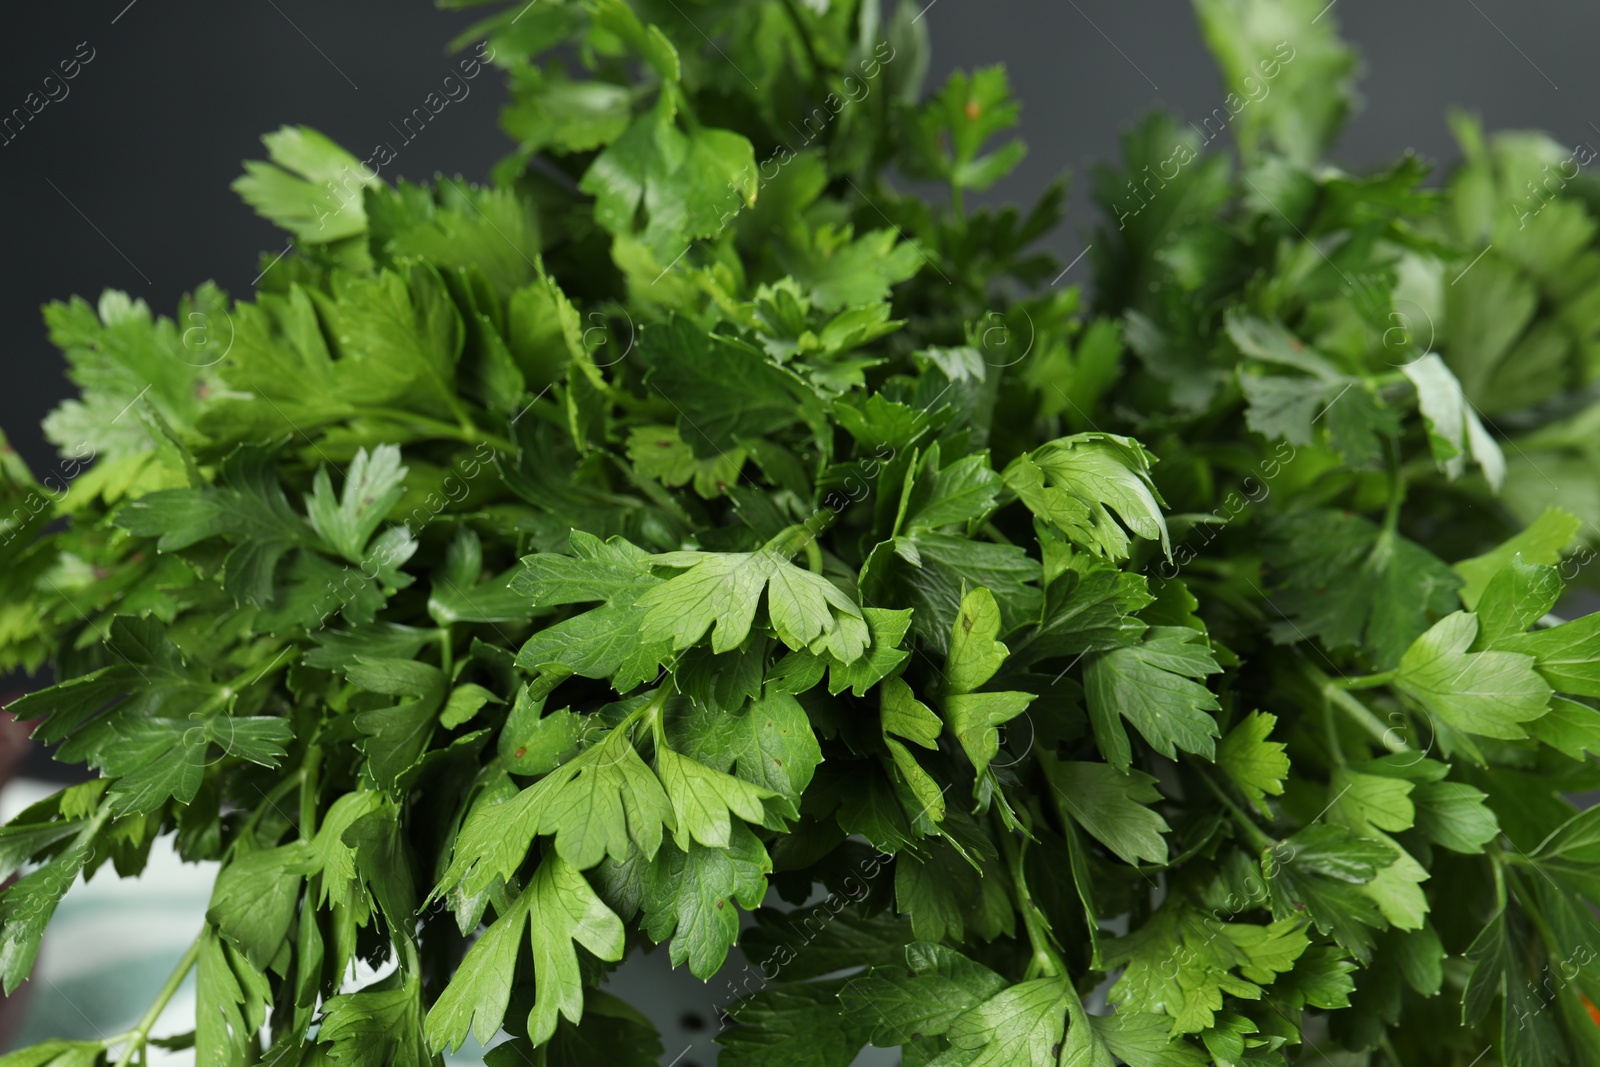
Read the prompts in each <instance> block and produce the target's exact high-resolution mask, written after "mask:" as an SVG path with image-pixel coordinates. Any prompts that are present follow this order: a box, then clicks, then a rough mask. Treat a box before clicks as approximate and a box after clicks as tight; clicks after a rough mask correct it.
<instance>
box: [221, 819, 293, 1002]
mask: <svg viewBox="0 0 1600 1067" xmlns="http://www.w3.org/2000/svg"><path fill="white" fill-rule="evenodd" d="M316 866H317V862H316V854H315V852H313V850H312V848H311V846H310V845H309V844H306V843H305V842H297V843H295V844H292V845H283V846H281V847H279V848H272V849H266V850H264V851H261V852H251V853H247V854H245V855H243V856H241V857H239V858H237V859H234V860H233V861H232V862H230V863H228V864H226V865H225V866H224V867H223V868H222V872H221V873H220V874H219V875H218V876H217V882H216V886H215V888H214V889H213V890H212V893H211V904H210V905H209V906H208V907H207V909H206V921H207V922H209V923H211V924H212V925H213V926H215V927H216V929H217V932H218V933H219V934H221V935H222V936H223V937H225V938H227V940H228V942H229V944H231V945H233V947H235V948H237V949H238V950H239V952H240V953H242V954H243V955H244V958H245V959H247V960H249V961H250V964H251V966H253V967H255V968H256V969H257V970H260V971H265V970H266V968H267V965H268V964H270V963H271V962H272V960H273V957H275V956H276V955H277V954H278V950H279V948H281V947H282V946H283V944H284V943H285V941H286V940H287V939H288V937H289V928H290V925H291V924H292V923H293V922H294V918H295V908H296V905H298V904H299V901H300V887H301V883H302V882H303V881H304V880H305V875H307V874H309V873H310V872H311V871H313V870H315V869H316Z"/></svg>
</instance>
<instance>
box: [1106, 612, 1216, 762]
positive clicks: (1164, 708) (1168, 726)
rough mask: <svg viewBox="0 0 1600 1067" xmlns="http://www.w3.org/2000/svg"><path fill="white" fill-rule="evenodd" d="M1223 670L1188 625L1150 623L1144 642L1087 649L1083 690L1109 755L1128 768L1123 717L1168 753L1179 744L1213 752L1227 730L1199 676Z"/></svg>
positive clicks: (1200, 752)
mask: <svg viewBox="0 0 1600 1067" xmlns="http://www.w3.org/2000/svg"><path fill="white" fill-rule="evenodd" d="M1221 669H1222V668H1221V667H1219V666H1217V661H1216V660H1215V659H1214V658H1213V657H1212V655H1211V650H1210V647H1209V645H1208V643H1207V641H1206V636H1205V634H1203V633H1199V632H1198V631H1195V630H1191V629H1188V628H1187V627H1183V626H1153V627H1151V628H1150V629H1149V631H1147V632H1146V634H1145V639H1144V641H1143V642H1142V643H1140V644H1137V645H1131V646H1129V647H1127V648H1118V649H1112V650H1111V651H1108V652H1097V653H1094V654H1092V655H1090V656H1089V657H1088V658H1087V660H1086V661H1085V666H1084V693H1085V697H1086V699H1087V702H1088V707H1089V718H1090V720H1091V722H1092V723H1093V724H1094V736H1095V742H1096V743H1097V744H1098V745H1099V747H1100V752H1101V754H1102V755H1103V756H1105V758H1106V761H1107V762H1108V763H1110V764H1111V765H1112V766H1113V767H1116V768H1117V769H1118V770H1124V771H1125V770H1127V769H1128V767H1129V766H1130V764H1131V762H1132V758H1133V757H1132V749H1131V748H1130V747H1129V744H1128V735H1127V731H1126V730H1125V729H1124V728H1123V726H1122V721H1121V720H1122V719H1123V718H1126V719H1127V720H1128V721H1129V722H1131V723H1133V725H1134V726H1135V727H1136V728H1137V729H1138V731H1139V733H1140V734H1141V735H1142V736H1143V737H1144V739H1145V741H1146V742H1147V743H1149V745H1150V747H1151V748H1153V749H1155V750H1156V751H1157V752H1159V753H1161V754H1162V755H1163V756H1166V757H1167V758H1168V759H1172V758H1174V756H1175V755H1176V752H1177V750H1179V749H1182V750H1183V751H1184V752H1193V753H1195V754H1197V755H1201V756H1204V757H1206V758H1207V759H1210V758H1212V754H1213V751H1214V747H1215V744H1216V742H1215V740H1214V739H1215V738H1216V737H1217V736H1219V735H1220V734H1221V732H1222V731H1221V730H1220V729H1218V727H1217V721H1216V719H1215V718H1213V717H1212V716H1211V714H1210V713H1211V712H1213V711H1216V710H1218V709H1219V708H1220V706H1221V705H1219V704H1218V703H1217V698H1216V697H1215V696H1213V695H1212V694H1211V692H1210V691H1209V690H1207V689H1206V687H1205V686H1204V685H1202V684H1201V683H1200V682H1198V681H1195V680H1194V679H1202V678H1205V677H1206V676H1207V675H1211V674H1216V673H1217V672H1218V671H1220V670H1221Z"/></svg>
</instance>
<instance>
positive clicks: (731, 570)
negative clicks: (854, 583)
mask: <svg viewBox="0 0 1600 1067" xmlns="http://www.w3.org/2000/svg"><path fill="white" fill-rule="evenodd" d="M654 562H656V563H657V564H658V565H660V566H667V567H684V568H687V569H686V570H685V571H684V572H683V573H682V574H679V575H678V576H677V577H675V578H671V579H669V580H667V581H666V582H664V583H663V584H661V585H658V586H655V587H653V588H651V589H649V590H648V591H646V592H645V593H644V594H643V595H642V596H640V597H639V599H638V600H637V601H636V604H637V606H638V607H640V608H643V609H644V610H645V614H644V619H643V621H642V622H641V624H640V625H641V628H642V633H643V637H644V640H645V641H647V642H653V641H666V640H670V641H671V642H672V647H674V648H687V647H689V646H690V645H692V644H694V643H695V642H697V641H699V640H700V639H701V637H703V636H704V635H705V632H706V631H707V630H708V629H711V628H712V627H713V626H715V630H713V632H712V635H711V648H712V651H714V652H726V651H728V650H729V649H732V648H735V647H737V646H738V645H739V644H741V643H742V642H743V641H744V639H745V638H746V637H747V636H749V634H750V626H751V624H752V623H753V621H754V619H755V613H756V605H757V604H758V603H759V601H760V600H761V594H762V591H763V590H765V591H766V594H767V614H768V617H769V618H770V620H771V622H772V627H773V629H774V630H775V631H776V632H777V635H778V639H779V640H781V641H782V642H783V643H784V644H786V645H788V646H789V647H790V648H794V649H799V648H809V649H810V650H811V651H812V652H813V653H815V654H819V655H820V654H821V653H822V652H824V651H826V652H828V653H829V654H830V655H832V656H833V657H834V658H835V659H837V660H839V661H840V662H841V663H846V664H848V663H853V662H855V661H856V660H857V659H859V658H860V657H861V654H862V653H863V652H865V651H866V648H867V643H868V641H869V640H870V633H869V631H868V629H867V623H866V619H865V618H864V617H863V615H862V612H861V608H860V607H858V606H857V605H856V603H855V601H854V600H852V599H851V598H850V597H849V596H847V595H845V594H844V593H842V592H840V591H839V588H838V587H837V586H835V585H834V584H833V583H832V582H830V581H828V580H827V579H826V578H824V577H822V576H821V575H819V574H813V573H812V572H810V571H808V570H803V569H801V568H799V567H796V566H795V565H794V564H792V563H790V562H789V561H788V560H786V559H784V558H783V557H782V556H780V555H779V554H778V553H776V552H774V551H772V550H770V549H762V550H760V551H758V552H716V553H698V552H677V553H670V554H668V555H665V556H657V557H655V559H654Z"/></svg>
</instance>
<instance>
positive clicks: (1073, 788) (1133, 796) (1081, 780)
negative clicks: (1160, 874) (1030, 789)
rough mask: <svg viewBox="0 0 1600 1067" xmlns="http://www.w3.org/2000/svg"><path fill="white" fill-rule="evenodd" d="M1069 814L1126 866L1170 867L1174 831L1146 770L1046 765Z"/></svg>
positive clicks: (1052, 783)
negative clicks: (1157, 806) (1170, 836)
mask: <svg viewBox="0 0 1600 1067" xmlns="http://www.w3.org/2000/svg"><path fill="white" fill-rule="evenodd" d="M1044 767H1045V769H1046V771H1047V773H1048V776H1049V780H1050V785H1051V788H1052V789H1053V790H1054V792H1055V795H1056V801H1057V803H1058V804H1060V806H1061V811H1062V814H1063V815H1064V816H1071V818H1072V819H1073V821H1074V822H1076V823H1077V824H1078V825H1079V826H1081V827H1083V828H1084V829H1085V830H1087V831H1088V832H1089V835H1090V836H1091V837H1093V838H1094V839H1095V840H1096V841H1099V842H1100V843H1101V844H1102V845H1104V846H1106V847H1107V848H1109V849H1110V850H1111V851H1112V852H1115V853H1116V854H1117V855H1118V856H1119V857H1120V858H1121V859H1122V862H1124V863H1127V864H1130V865H1132V866H1135V867H1137V866H1139V865H1140V864H1141V863H1142V862H1149V863H1154V864H1158V865H1159V864H1165V863H1166V862H1167V842H1166V839H1165V838H1164V837H1162V836H1161V835H1162V834H1164V833H1166V832H1167V831H1168V830H1169V829H1170V828H1169V827H1168V826H1167V821H1166V820H1165V819H1163V818H1162V817H1161V814H1160V812H1158V811H1156V810H1155V809H1154V808H1153V807H1152V806H1151V804H1152V803H1153V802H1158V801H1160V800H1161V799H1162V796H1161V792H1160V790H1158V789H1156V786H1155V783H1156V780H1155V778H1154V777H1152V776H1151V775H1148V774H1145V773H1144V772H1143V771H1128V772H1126V773H1123V772H1119V771H1118V770H1117V769H1116V768H1115V767H1112V766H1110V765H1109V764H1105V763H1070V762H1067V763H1056V762H1054V761H1050V762H1047V763H1045V764H1044Z"/></svg>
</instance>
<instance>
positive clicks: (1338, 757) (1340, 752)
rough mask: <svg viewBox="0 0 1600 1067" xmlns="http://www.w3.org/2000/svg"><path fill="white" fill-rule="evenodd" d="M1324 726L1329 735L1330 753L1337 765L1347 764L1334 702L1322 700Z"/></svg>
mask: <svg viewBox="0 0 1600 1067" xmlns="http://www.w3.org/2000/svg"><path fill="white" fill-rule="evenodd" d="M1322 728H1323V730H1324V731H1326V732H1327V735H1328V755H1330V756H1332V757H1333V763H1334V766H1336V767H1343V766H1344V765H1345V758H1344V746H1343V745H1341V744H1340V743H1339V726H1338V724H1337V723H1336V722H1334V720H1333V702H1332V701H1329V700H1324V701H1323V702H1322Z"/></svg>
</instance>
